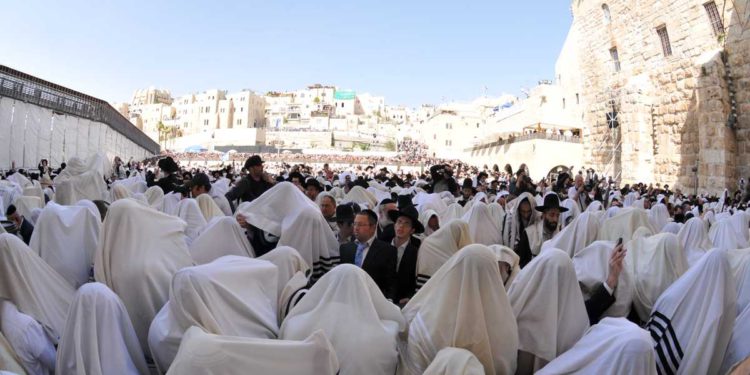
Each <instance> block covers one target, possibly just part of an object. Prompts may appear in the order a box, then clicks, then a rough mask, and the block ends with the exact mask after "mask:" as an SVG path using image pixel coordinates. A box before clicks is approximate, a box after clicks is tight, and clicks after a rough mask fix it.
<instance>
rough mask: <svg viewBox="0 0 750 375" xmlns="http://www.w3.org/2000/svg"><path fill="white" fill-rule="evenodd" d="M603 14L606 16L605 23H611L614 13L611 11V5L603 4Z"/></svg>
mask: <svg viewBox="0 0 750 375" xmlns="http://www.w3.org/2000/svg"><path fill="white" fill-rule="evenodd" d="M602 15H603V16H604V24H605V25H609V23H610V22H612V15H611V14H610V13H609V5H607V4H602Z"/></svg>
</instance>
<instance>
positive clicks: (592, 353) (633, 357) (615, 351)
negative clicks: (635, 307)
mask: <svg viewBox="0 0 750 375" xmlns="http://www.w3.org/2000/svg"><path fill="white" fill-rule="evenodd" d="M553 374H639V375H656V374H657V372H656V366H655V359H654V348H653V343H652V341H651V336H650V335H649V333H648V331H646V330H644V329H642V328H640V327H638V326H637V325H635V324H633V323H631V322H629V321H628V320H627V319H624V318H604V319H602V320H601V321H600V322H599V323H598V324H596V325H594V326H592V327H591V328H589V330H588V331H586V334H585V335H584V336H583V337H582V338H581V340H579V341H578V342H577V343H576V344H575V345H574V346H573V347H572V348H570V350H568V351H566V352H565V353H563V354H562V355H560V356H559V357H557V358H556V359H555V360H553V361H552V362H550V363H549V364H547V366H545V367H544V368H543V369H542V370H541V371H539V372H537V375H553Z"/></svg>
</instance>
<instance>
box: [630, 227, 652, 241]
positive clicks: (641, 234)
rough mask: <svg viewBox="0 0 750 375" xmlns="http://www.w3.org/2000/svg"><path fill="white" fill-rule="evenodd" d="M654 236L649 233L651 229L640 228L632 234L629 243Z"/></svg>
mask: <svg viewBox="0 0 750 375" xmlns="http://www.w3.org/2000/svg"><path fill="white" fill-rule="evenodd" d="M653 235H654V232H653V231H651V228H647V227H640V228H638V229H636V230H635V232H633V238H631V241H634V240H636V239H638V238H647V237H651V236H653Z"/></svg>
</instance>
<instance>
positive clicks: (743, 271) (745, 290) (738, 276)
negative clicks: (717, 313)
mask: <svg viewBox="0 0 750 375" xmlns="http://www.w3.org/2000/svg"><path fill="white" fill-rule="evenodd" d="M727 257H728V259H729V265H730V266H731V267H732V275H733V276H734V281H735V285H736V286H737V314H738V315H739V314H740V313H741V312H742V311H744V310H745V309H746V308H748V307H750V249H740V250H729V251H727Z"/></svg>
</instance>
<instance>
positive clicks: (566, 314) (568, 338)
mask: <svg viewBox="0 0 750 375" xmlns="http://www.w3.org/2000/svg"><path fill="white" fill-rule="evenodd" d="M508 299H509V300H510V304H511V306H512V307H513V312H514V314H515V316H516V320H517V322H518V338H519V340H520V344H519V347H518V350H519V351H524V352H527V353H530V354H532V355H534V357H535V365H534V366H535V368H534V370H538V369H539V368H541V367H543V366H544V365H545V364H546V363H547V362H549V361H552V360H553V359H555V358H556V357H557V356H558V355H560V354H562V353H564V352H565V351H567V350H568V349H570V348H571V347H573V345H574V344H575V343H576V342H577V341H578V340H579V339H580V338H581V337H582V336H583V334H584V332H586V329H588V328H589V319H588V315H587V313H586V305H585V303H584V301H583V294H581V288H580V287H579V286H578V280H577V279H576V271H575V268H574V266H573V262H572V261H571V260H570V257H568V255H567V254H566V253H565V252H564V251H562V250H558V249H546V250H545V251H543V252H542V253H541V254H540V255H539V256H538V257H536V258H534V259H533V260H532V261H531V262H530V263H529V264H527V265H526V267H524V268H523V269H522V270H521V272H520V273H519V274H518V277H516V280H515V281H514V282H513V284H512V285H511V286H510V289H509V290H508Z"/></svg>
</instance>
